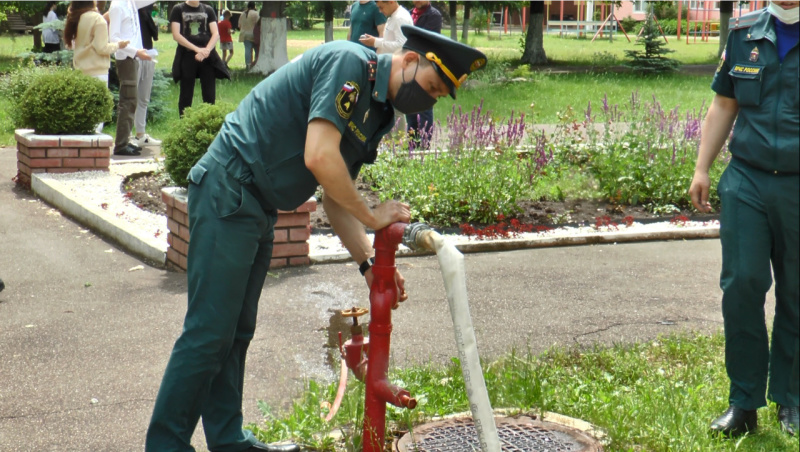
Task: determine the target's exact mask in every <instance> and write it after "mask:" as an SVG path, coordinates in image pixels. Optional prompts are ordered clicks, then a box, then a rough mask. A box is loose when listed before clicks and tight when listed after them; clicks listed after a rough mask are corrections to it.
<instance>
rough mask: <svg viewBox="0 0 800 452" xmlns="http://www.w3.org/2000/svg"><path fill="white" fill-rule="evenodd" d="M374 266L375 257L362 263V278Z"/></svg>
mask: <svg viewBox="0 0 800 452" xmlns="http://www.w3.org/2000/svg"><path fill="white" fill-rule="evenodd" d="M373 265H375V258H374V257H370V258H369V259H367V260H365V261H364V262H362V263H361V265H359V266H358V271H360V272H361V276H364V275H365V274H366V273H367V270H369V269H370V268H372V266H373Z"/></svg>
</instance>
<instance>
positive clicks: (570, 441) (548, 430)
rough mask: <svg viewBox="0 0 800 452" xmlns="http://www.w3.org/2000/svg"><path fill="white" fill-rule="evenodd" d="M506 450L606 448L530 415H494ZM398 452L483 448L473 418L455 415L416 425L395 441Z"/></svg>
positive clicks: (464, 451) (454, 451) (591, 450)
mask: <svg viewBox="0 0 800 452" xmlns="http://www.w3.org/2000/svg"><path fill="white" fill-rule="evenodd" d="M495 422H496V423H497V433H498V436H499V437H500V445H501V447H502V450H503V451H504V452H539V451H542V452H545V451H546V452H550V451H554V452H556V451H557V452H562V451H564V452H600V451H602V450H603V447H602V446H601V445H600V443H599V442H598V441H597V440H596V439H594V438H593V437H591V436H590V435H588V434H586V433H584V432H582V431H580V430H576V429H574V428H571V427H566V426H563V425H560V424H555V423H552V422H546V421H545V422H542V421H539V420H536V419H533V418H530V417H528V416H519V417H514V418H509V417H505V418H495ZM395 450H396V451H397V452H470V451H480V450H481V449H480V445H479V443H478V436H477V434H476V433H475V425H474V424H473V423H472V419H471V418H468V417H465V418H456V419H447V420H443V421H436V422H431V423H428V424H423V425H420V426H418V427H415V428H414V431H413V432H409V433H406V434H405V435H404V436H403V437H402V438H400V440H399V441H397V443H396V447H395Z"/></svg>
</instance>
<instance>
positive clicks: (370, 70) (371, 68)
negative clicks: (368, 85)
mask: <svg viewBox="0 0 800 452" xmlns="http://www.w3.org/2000/svg"><path fill="white" fill-rule="evenodd" d="M377 70H378V62H377V61H372V60H370V61H368V62H367V77H368V78H369V81H370V82H374V81H375V73H376V72H377Z"/></svg>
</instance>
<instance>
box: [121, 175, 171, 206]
mask: <svg viewBox="0 0 800 452" xmlns="http://www.w3.org/2000/svg"><path fill="white" fill-rule="evenodd" d="M168 186H169V178H167V177H163V176H158V175H157V174H154V173H136V174H131V175H130V176H128V177H127V178H125V180H124V181H122V186H121V187H120V191H122V193H123V194H124V195H125V196H126V197H128V198H129V199H130V200H131V201H132V202H133V203H134V204H136V205H137V206H139V208H140V209H143V210H146V211H148V212H152V213H155V214H159V215H166V214H167V206H166V205H165V204H164V201H162V200H161V189H162V188H164V187H168Z"/></svg>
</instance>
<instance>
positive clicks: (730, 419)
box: [711, 405, 758, 436]
mask: <svg viewBox="0 0 800 452" xmlns="http://www.w3.org/2000/svg"><path fill="white" fill-rule="evenodd" d="M756 428H758V412H757V411H756V410H752V411H748V410H743V409H741V408H737V407H735V406H733V405H731V406H729V407H728V409H727V411H725V412H724V413H722V416H720V417H718V418H716V419H714V422H712V423H711V431H712V432H719V433H722V434H723V435H725V436H739V435H743V434H745V433H747V432H750V433H753V432H755V431H756Z"/></svg>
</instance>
